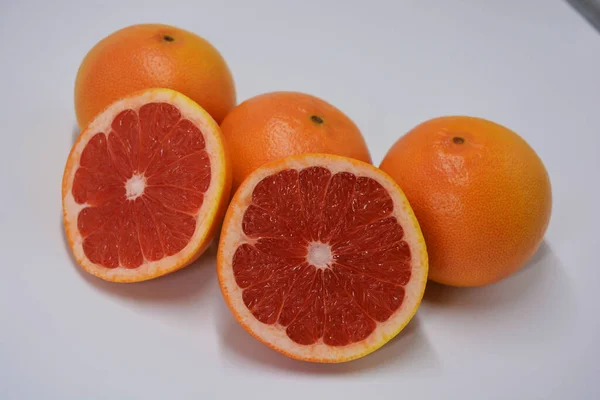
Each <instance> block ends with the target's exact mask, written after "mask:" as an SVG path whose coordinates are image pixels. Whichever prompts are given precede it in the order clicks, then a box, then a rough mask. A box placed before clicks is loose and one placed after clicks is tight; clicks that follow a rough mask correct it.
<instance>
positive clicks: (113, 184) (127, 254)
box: [62, 89, 231, 282]
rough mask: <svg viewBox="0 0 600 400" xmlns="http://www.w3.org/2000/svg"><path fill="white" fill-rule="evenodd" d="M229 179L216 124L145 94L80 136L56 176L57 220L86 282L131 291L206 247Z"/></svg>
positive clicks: (180, 101)
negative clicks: (123, 285) (131, 285)
mask: <svg viewBox="0 0 600 400" xmlns="http://www.w3.org/2000/svg"><path fill="white" fill-rule="evenodd" d="M230 187H231V174H230V172H229V164H228V161H227V159H226V152H225V149H224V145H223V140H222V137H221V131H220V129H219V126H218V125H217V123H216V122H215V121H214V120H213V119H212V118H211V117H210V115H209V114H208V113H207V112H206V111H204V109H202V108H201V107H200V106H198V105H197V104H196V103H194V102H193V101H192V100H191V99H189V98H187V97H186V96H184V95H182V94H181V93H178V92H175V91H173V90H169V89H148V90H145V91H142V92H138V93H135V94H133V95H131V96H129V97H126V98H123V99H121V100H119V101H117V102H115V103H113V104H112V105H110V106H109V107H108V108H107V109H106V110H104V111H103V112H102V113H101V114H100V115H98V116H97V117H96V118H95V119H94V120H93V121H92V122H91V123H90V125H89V126H88V127H87V128H86V129H85V130H84V131H83V132H82V133H81V135H80V136H79V138H78V139H77V141H76V142H75V144H74V145H73V148H72V149H71V153H70V154H69V158H68V160H67V165H66V167H65V172H64V176H63V184H62V195H63V217H64V225H65V230H66V235H67V240H68V242H69V245H70V247H71V249H72V251H73V254H74V256H75V259H76V260H77V262H78V263H79V264H80V265H81V267H82V268H83V269H84V270H86V271H87V272H89V273H91V274H93V275H96V276H97V277H100V278H102V279H105V280H108V281H115V282H137V281H143V280H147V279H152V278H156V277H158V276H161V275H165V274H167V273H169V272H173V271H175V270H177V269H180V268H183V267H185V266H186V265H188V264H189V263H191V262H192V261H193V260H195V259H196V258H197V257H198V256H199V255H200V254H201V253H202V251H204V249H205V248H206V247H207V246H208V244H210V241H211V239H212V237H213V236H214V234H215V231H216V228H217V226H218V224H219V223H220V218H221V217H222V215H223V214H224V211H225V209H226V206H227V200H228V199H229V190H230Z"/></svg>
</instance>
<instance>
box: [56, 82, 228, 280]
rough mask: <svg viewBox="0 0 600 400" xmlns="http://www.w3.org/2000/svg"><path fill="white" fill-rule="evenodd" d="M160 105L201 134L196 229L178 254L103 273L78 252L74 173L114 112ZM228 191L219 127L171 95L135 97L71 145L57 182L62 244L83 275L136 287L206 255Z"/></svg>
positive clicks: (151, 92)
mask: <svg viewBox="0 0 600 400" xmlns="http://www.w3.org/2000/svg"><path fill="white" fill-rule="evenodd" d="M152 102H166V103H169V104H171V105H173V106H175V107H176V108H178V109H179V111H180V113H181V117H182V118H186V119H188V120H190V121H191V122H193V123H194V124H195V125H196V126H197V127H198V129H200V131H201V132H202V135H203V137H204V140H205V143H206V144H205V146H206V150H207V151H206V152H207V154H208V156H209V159H210V165H211V181H210V185H209V187H208V189H207V190H206V192H205V193H204V198H205V201H204V202H203V203H202V206H201V207H200V209H199V210H198V213H197V217H196V221H197V223H196V229H195V231H194V234H193V235H192V237H191V239H190V241H189V243H188V244H187V245H186V246H185V247H184V248H183V249H182V250H181V251H179V252H178V253H176V254H173V255H171V256H167V257H164V258H162V259H160V260H157V261H145V262H144V263H143V264H142V265H140V266H139V267H137V268H133V269H130V268H125V267H123V266H118V267H117V268H106V267H104V266H102V265H98V264H95V263H93V262H91V261H90V260H89V259H88V258H87V256H86V255H85V253H84V251H83V238H82V237H81V235H80V234H79V230H78V228H77V217H78V215H79V212H80V211H81V210H82V209H83V208H85V207H86V204H78V203H77V202H76V201H75V199H74V197H73V194H72V192H71V188H72V187H73V180H74V178H75V173H76V172H77V169H78V168H79V160H80V158H81V153H82V152H83V150H84V149H85V147H86V145H87V144H88V142H89V140H90V139H91V138H92V137H93V136H94V135H95V134H96V133H98V132H109V131H110V125H111V123H112V121H113V119H114V118H115V116H116V115H117V114H119V112H121V111H123V110H126V109H133V110H135V111H138V110H139V108H140V107H141V106H142V105H144V104H147V103H152ZM230 188H231V171H230V164H229V160H228V159H227V152H226V149H225V143H224V141H223V138H222V135H221V130H220V128H219V125H218V124H217V123H216V122H215V121H214V120H213V118H212V117H211V116H210V115H209V114H208V113H207V112H206V111H205V110H204V109H203V108H202V107H200V106H199V105H198V104H197V103H195V102H194V101H193V100H192V99H190V98H188V97H187V96H185V95H183V94H181V93H179V92H176V91H174V90H171V89H163V88H156V89H147V90H143V91H140V92H136V93H134V94H132V95H130V96H127V97H125V98H123V99H121V100H118V101H116V102H114V103H113V104H111V105H110V106H108V107H107V108H106V109H105V110H104V111H103V112H102V113H100V114H99V115H98V116H96V118H95V119H94V120H93V121H92V122H90V124H89V125H88V126H87V128H86V129H85V130H84V131H83V132H82V133H81V134H80V135H79V137H78V138H77V140H76V142H75V144H74V145H73V147H72V149H71V152H70V153H69V157H68V159H67V164H66V167H65V171H64V175H63V182H62V198H63V222H64V226H65V231H66V236H67V240H68V242H69V246H70V247H71V249H72V251H73V255H74V257H75V260H76V261H77V263H78V264H79V265H80V266H81V267H82V268H83V269H84V270H85V271H87V272H89V273H90V274H92V275H95V276H97V277H99V278H101V279H104V280H107V281H113V282H140V281H144V280H148V279H153V278H156V277H159V276H162V275H165V274H168V273H171V272H174V271H176V270H178V269H181V268H183V267H185V266H187V265H189V264H190V263H191V262H193V261H194V260H195V259H196V258H198V257H199V256H200V254H202V252H204V250H206V248H207V247H208V245H209V244H210V242H211V239H212V237H213V236H214V234H215V233H216V229H217V227H218V223H219V221H220V218H221V217H222V215H223V214H224V212H225V210H226V206H227V203H226V202H227V199H228V198H229V191H230Z"/></svg>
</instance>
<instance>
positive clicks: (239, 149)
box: [221, 92, 371, 191]
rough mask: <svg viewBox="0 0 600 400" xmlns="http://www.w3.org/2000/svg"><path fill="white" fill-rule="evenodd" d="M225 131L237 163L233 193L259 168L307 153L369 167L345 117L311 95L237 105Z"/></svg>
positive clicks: (285, 94)
mask: <svg viewBox="0 0 600 400" xmlns="http://www.w3.org/2000/svg"><path fill="white" fill-rule="evenodd" d="M221 129H222V131H223V135H224V136H225V140H226V142H227V145H228V149H229V151H230V154H231V159H232V162H233V190H234V191H235V189H236V188H237V187H239V185H240V184H241V183H242V181H243V180H244V178H246V177H247V176H248V175H250V173H251V172H253V171H254V170H255V169H257V168H258V167H260V166H261V165H263V164H265V163H267V162H272V161H276V160H279V159H281V158H284V157H288V156H292V155H298V154H305V153H326V154H335V155H340V156H345V157H350V158H354V159H357V160H360V161H364V162H368V163H371V156H370V155H369V150H368V149H367V145H366V143H365V140H364V138H363V136H362V134H361V133H360V130H359V129H358V127H357V126H356V125H355V124H354V122H352V120H350V118H348V117H347V116H346V115H345V114H344V113H343V112H342V111H340V110H338V109H337V108H336V107H334V106H332V105H331V104H329V103H327V102H325V101H323V100H321V99H319V98H317V97H314V96H311V95H308V94H304V93H298V92H273V93H266V94H262V95H259V96H256V97H253V98H251V99H249V100H246V101H245V102H243V103H242V104H240V105H238V106H237V107H236V108H234V109H233V111H232V112H231V113H230V114H229V115H227V117H226V118H225V120H224V121H223V123H222V124H221Z"/></svg>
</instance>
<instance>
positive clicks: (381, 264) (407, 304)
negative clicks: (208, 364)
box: [217, 155, 427, 362]
mask: <svg viewBox="0 0 600 400" xmlns="http://www.w3.org/2000/svg"><path fill="white" fill-rule="evenodd" d="M217 268H218V273H219V281H220V284H221V289H222V292H223V295H224V298H225V300H226V302H227V303H228V305H229V307H230V308H231V310H232V312H233V314H234V316H235V317H236V319H237V320H238V321H239V322H240V323H241V324H242V326H243V327H244V328H245V329H246V330H248V331H249V332H250V333H251V334H252V335H254V336H255V337H256V338H258V339H259V340H261V341H262V342H264V343H266V344H267V345H269V346H270V347H272V348H274V349H276V350H278V351H280V352H282V353H284V354H286V355H288V356H290V357H293V358H298V359H303V360H309V361H318V362H340V361H347V360H351V359H354V358H358V357H361V356H363V355H366V354H368V353H370V352H371V351H373V350H375V349H377V348H378V347H380V346H382V345H383V344H384V343H385V342H387V341H388V340H389V339H391V338H392V337H393V336H394V335H395V334H397V333H398V332H399V331H400V330H401V329H402V328H403V327H404V326H405V325H406V324H407V323H408V321H409V320H410V319H411V318H412V316H413V315H414V313H415V311H416V308H417V307H418V304H419V302H420V300H421V297H422V295H423V290H424V288H425V281H426V277H427V255H426V251H425V244H424V241H423V237H422V235H421V231H420V229H419V226H418V223H417V221H416V219H415V217H414V215H413V213H412V210H411V208H410V206H409V204H408V202H407V201H406V199H405V197H404V195H403V194H402V191H401V190H400V189H399V188H398V187H397V185H396V184H395V183H394V182H393V181H392V180H391V179H390V178H389V177H388V176H387V175H385V174H384V173H383V172H381V171H380V170H378V169H377V168H375V167H373V166H371V165H369V164H366V163H363V162H360V161H356V160H352V159H348V158H344V157H339V156H332V155H303V156H295V157H290V158H287V159H284V160H281V161H278V162H276V163H273V164H269V165H267V166H264V167H261V168H260V169H258V170H257V171H255V172H254V173H253V174H252V175H251V176H250V177H249V178H248V179H247V180H246V181H245V182H244V184H243V185H242V186H241V187H240V189H239V190H238V192H237V193H236V195H235V197H234V199H233V200H232V202H231V205H230V207H229V210H228V212H227V216H226V219H225V223H224V225H223V230H222V234H221V241H220V246H219V254H218V260H217Z"/></svg>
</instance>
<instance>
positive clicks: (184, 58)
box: [75, 24, 235, 129]
mask: <svg viewBox="0 0 600 400" xmlns="http://www.w3.org/2000/svg"><path fill="white" fill-rule="evenodd" d="M148 88H169V89H173V90H176V91H178V92H181V93H183V94H185V95H186V96H188V97H190V98H191V99H192V100H194V101H195V102H196V103H198V104H199V105H200V106H201V107H203V108H204V109H205V110H206V111H208V113H209V114H210V115H211V116H212V117H213V118H214V119H215V120H216V121H217V122H218V123H220V122H221V121H222V120H223V118H225V115H226V114H227V113H228V112H229V111H231V109H232V108H233V107H234V106H235V86H234V83H233V78H232V76H231V72H230V71H229V68H228V67H227V64H226V63H225V60H224V59H223V57H221V54H219V52H218V51H217V49H215V48H214V47H213V46H212V45H211V44H210V43H209V42H207V41H206V40H204V39H203V38H201V37H199V36H197V35H195V34H193V33H191V32H188V31H185V30H183V29H179V28H176V27H173V26H168V25H161V24H143V25H133V26H130V27H127V28H124V29H121V30H119V31H117V32H114V33H113V34H111V35H109V36H107V37H106V38H104V39H102V40H101V41H100V42H99V43H98V44H96V45H95V46H94V47H93V48H92V49H91V50H90V52H89V53H88V54H87V55H86V56H85V58H84V60H83V62H82V63H81V66H80V67H79V71H78V72H77V79H76V81H75V112H76V114H77V121H78V122H79V127H80V128H81V129H83V128H84V127H85V126H86V125H87V124H88V123H89V122H90V121H91V120H92V118H94V117H95V116H96V114H98V113H99V112H100V111H102V110H104V108H106V107H107V106H108V105H109V104H111V103H112V102H114V101H116V100H118V99H120V98H122V97H124V96H127V95H129V94H130V93H133V92H136V91H139V90H143V89H148Z"/></svg>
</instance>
